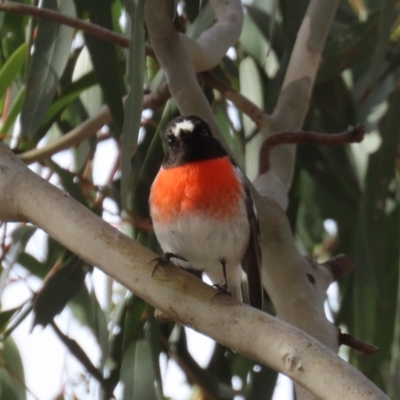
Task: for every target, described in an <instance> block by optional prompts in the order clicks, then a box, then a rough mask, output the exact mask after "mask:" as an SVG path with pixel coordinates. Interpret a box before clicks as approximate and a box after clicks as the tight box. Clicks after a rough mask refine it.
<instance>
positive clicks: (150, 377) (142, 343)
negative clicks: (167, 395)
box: [121, 339, 159, 400]
mask: <svg viewBox="0 0 400 400" xmlns="http://www.w3.org/2000/svg"><path fill="white" fill-rule="evenodd" d="M155 378H156V377H155V375H154V369H153V360H152V355H151V347H150V342H149V341H148V340H147V339H139V340H138V341H136V342H132V343H131V344H130V345H129V347H128V349H127V351H126V353H125V356H124V359H123V362H122V367H121V383H122V388H123V389H122V393H123V394H122V399H123V400H143V399H146V400H159V399H158V397H157V395H156V393H155V389H154V382H155Z"/></svg>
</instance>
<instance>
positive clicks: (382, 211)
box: [352, 90, 400, 387]
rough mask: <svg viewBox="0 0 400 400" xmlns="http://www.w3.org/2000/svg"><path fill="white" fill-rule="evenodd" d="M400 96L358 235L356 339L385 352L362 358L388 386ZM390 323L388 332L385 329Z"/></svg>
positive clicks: (393, 103)
mask: <svg viewBox="0 0 400 400" xmlns="http://www.w3.org/2000/svg"><path fill="white" fill-rule="evenodd" d="M399 110H400V91H399V90H395V91H394V93H393V94H392V95H391V96H390V99H389V108H388V110H387V112H386V114H385V116H384V118H382V120H381V122H380V124H379V129H380V133H381V136H382V144H381V147H380V148H379V150H378V151H377V152H375V153H374V154H372V155H371V156H370V159H369V163H368V171H367V177H366V186H365V192H364V194H363V199H362V202H361V206H360V209H359V214H358V221H357V226H356V233H355V262H356V265H357V266H358V268H356V270H355V273H354V288H353V294H352V295H353V310H354V313H353V319H354V332H353V333H354V334H355V335H356V336H357V337H359V338H361V339H364V340H367V341H370V342H373V343H374V344H376V345H377V346H379V347H381V351H380V352H379V354H378V355H377V356H376V357H374V359H375V360H379V362H378V361H376V362H374V361H373V360H369V359H367V358H366V357H364V358H362V357H359V356H357V359H358V362H357V363H358V364H360V365H362V368H363V371H364V373H365V374H366V375H367V376H370V377H371V378H372V379H374V381H375V383H376V384H378V385H379V386H380V387H383V386H384V376H383V375H382V370H381V368H382V367H381V363H382V362H388V358H389V357H390V346H391V342H392V337H393V331H394V319H395V313H396V293H397V290H398V288H397V282H398V238H399V225H398V218H399V216H398V210H394V211H392V212H391V213H389V212H388V209H387V205H388V201H389V200H390V199H392V201H393V197H394V194H393V193H391V191H390V183H391V182H392V181H393V179H394V165H395V159H396V151H397V147H398V144H399V135H398V132H399V130H400V121H399V118H398V114H399ZM382 324H385V328H384V329H380V328H381V327H382Z"/></svg>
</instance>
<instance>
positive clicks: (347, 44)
mask: <svg viewBox="0 0 400 400" xmlns="http://www.w3.org/2000/svg"><path fill="white" fill-rule="evenodd" d="M378 18H379V13H378V12H374V13H371V14H370V16H369V18H368V20H367V21H365V22H360V21H356V22H354V23H352V24H351V25H350V26H348V27H346V28H345V29H343V31H342V32H341V33H340V34H339V35H337V36H336V37H335V38H334V39H332V40H331V41H329V42H328V43H327V45H326V46H325V49H324V51H323V57H322V62H321V65H320V67H319V71H318V74H317V79H316V85H319V84H321V83H323V82H325V81H327V80H329V79H331V78H332V77H334V76H336V75H338V74H340V73H341V72H342V71H344V70H345V69H347V68H351V67H353V66H355V65H356V64H357V63H359V62H360V61H362V60H365V59H367V58H369V57H370V56H371V52H372V51H373V49H374V47H375V44H376V30H377V26H378Z"/></svg>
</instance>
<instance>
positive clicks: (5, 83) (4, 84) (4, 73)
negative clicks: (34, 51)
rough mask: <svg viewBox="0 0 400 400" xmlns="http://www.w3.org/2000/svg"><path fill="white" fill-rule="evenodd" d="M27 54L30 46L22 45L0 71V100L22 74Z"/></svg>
mask: <svg viewBox="0 0 400 400" xmlns="http://www.w3.org/2000/svg"><path fill="white" fill-rule="evenodd" d="M27 52H28V44H27V43H23V44H21V46H19V47H18V49H17V50H15V51H14V53H13V54H12V55H11V57H10V58H9V59H7V61H6V63H5V64H4V65H3V66H2V68H1V69H0V98H2V97H3V96H4V95H5V93H6V91H7V89H8V88H9V87H10V86H11V85H12V84H13V82H14V80H15V78H16V77H17V76H18V75H19V73H20V72H21V69H22V66H23V65H24V62H25V59H26V55H27Z"/></svg>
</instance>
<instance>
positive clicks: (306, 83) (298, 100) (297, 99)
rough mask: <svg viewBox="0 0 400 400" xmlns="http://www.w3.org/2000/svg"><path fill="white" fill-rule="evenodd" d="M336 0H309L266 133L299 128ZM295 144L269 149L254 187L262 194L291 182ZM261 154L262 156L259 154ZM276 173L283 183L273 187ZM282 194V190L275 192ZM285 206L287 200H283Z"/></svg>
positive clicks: (306, 107)
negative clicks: (268, 157) (265, 167)
mask: <svg viewBox="0 0 400 400" xmlns="http://www.w3.org/2000/svg"><path fill="white" fill-rule="evenodd" d="M337 4H338V0H332V1H321V0H311V1H310V4H309V6H308V9H307V12H306V14H305V16H304V19H303V22H302V24H301V27H300V30H299V32H298V34H297V39H296V43H295V45H294V48H293V52H292V55H291V58H290V62H289V66H288V69H287V72H286V76H285V80H284V83H283V86H282V90H281V93H280V95H279V98H278V104H277V106H276V108H275V110H274V112H273V113H272V115H271V123H270V124H268V125H266V126H265V127H264V129H263V131H262V133H263V135H264V136H265V137H267V136H269V135H271V134H272V133H274V132H278V131H298V130H300V129H301V126H302V124H303V120H304V118H305V116H306V113H307V110H308V106H309V102H310V95H311V90H312V88H313V84H314V80H315V76H316V73H317V70H318V66H319V63H320V59H321V54H322V50H323V48H324V45H325V40H326V37H327V35H328V32H329V29H330V26H331V23H332V20H333V17H334V14H335V11H336V7H337ZM295 151H296V146H294V145H285V146H279V147H277V148H276V149H274V151H272V153H271V170H270V171H269V172H268V173H267V174H265V175H262V176H261V177H259V178H258V180H257V187H258V189H259V190H260V191H261V193H264V194H270V192H271V190H270V189H269V187H270V186H271V184H272V187H273V190H274V191H276V190H282V189H283V190H285V191H288V190H289V188H290V185H291V182H292V176H293V169H294V164H295ZM261 157H263V156H262V155H261ZM276 177H278V178H279V180H280V181H281V182H282V183H283V185H282V186H280V187H276V185H275V182H276ZM274 196H275V198H284V193H281V194H276V193H275V194H274ZM282 205H283V206H284V207H286V206H287V202H285V203H283V204H282Z"/></svg>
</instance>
